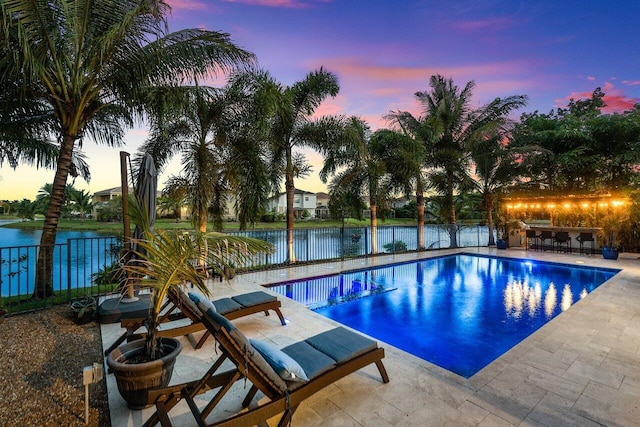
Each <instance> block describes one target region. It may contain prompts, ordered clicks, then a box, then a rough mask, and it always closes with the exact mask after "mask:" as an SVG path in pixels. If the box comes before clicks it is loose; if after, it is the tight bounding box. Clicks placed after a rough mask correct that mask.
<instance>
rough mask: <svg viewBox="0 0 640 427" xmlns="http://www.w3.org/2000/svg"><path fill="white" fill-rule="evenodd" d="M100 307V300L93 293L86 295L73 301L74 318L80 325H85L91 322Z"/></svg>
mask: <svg viewBox="0 0 640 427" xmlns="http://www.w3.org/2000/svg"><path fill="white" fill-rule="evenodd" d="M97 309H98V302H97V301H96V299H95V298H94V297H92V296H91V295H85V296H83V297H80V298H76V299H74V300H73V301H71V311H72V312H73V320H74V321H75V322H76V323H77V324H78V325H85V324H87V323H89V322H91V321H92V320H93V318H94V316H95V314H96V310H97Z"/></svg>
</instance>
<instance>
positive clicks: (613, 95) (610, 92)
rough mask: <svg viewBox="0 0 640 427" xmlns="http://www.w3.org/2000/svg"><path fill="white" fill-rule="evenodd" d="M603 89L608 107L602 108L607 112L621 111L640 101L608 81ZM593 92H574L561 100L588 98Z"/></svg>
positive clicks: (604, 99)
mask: <svg viewBox="0 0 640 427" xmlns="http://www.w3.org/2000/svg"><path fill="white" fill-rule="evenodd" d="M602 91H603V92H604V93H605V96H604V98H603V101H604V103H605V104H606V107H604V108H603V109H602V111H603V112H605V113H620V112H623V111H627V110H630V109H631V108H633V107H634V106H635V105H636V104H637V103H639V102H640V98H632V97H628V96H626V95H625V94H624V93H622V91H621V90H620V89H618V88H616V87H615V86H614V85H613V84H611V83H609V82H607V83H605V84H604V87H603V88H602ZM592 93H593V92H572V93H571V94H570V95H569V96H567V97H565V98H564V99H563V100H561V101H560V100H559V101H560V102H564V103H565V104H564V105H566V101H569V100H570V99H587V98H590V97H591V95H592Z"/></svg>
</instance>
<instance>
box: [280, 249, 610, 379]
mask: <svg viewBox="0 0 640 427" xmlns="http://www.w3.org/2000/svg"><path fill="white" fill-rule="evenodd" d="M616 272H617V270H613V269H595V268H590V267H574V266H568V265H561V264H552V263H544V262H532V261H529V260H527V261H524V262H523V261H521V260H513V259H506V258H491V257H486V256H475V255H467V254H460V255H451V256H443V257H437V258H433V259H429V260H422V261H413V262H409V263H404V264H398V265H394V266H383V267H378V268H373V269H368V270H358V271H353V272H348V273H344V274H339V275H332V276H326V277H322V278H317V279H309V280H303V281H298V282H288V283H284V284H280V285H276V286H274V287H271V290H273V291H275V292H278V293H280V294H282V295H285V296H287V297H289V298H292V299H294V300H296V301H299V302H302V303H304V304H306V305H308V306H310V307H314V308H316V307H319V308H316V309H315V311H316V312H317V313H319V314H322V315H324V316H326V317H329V318H331V319H333V320H335V321H337V322H340V323H342V324H345V325H347V326H349V327H351V328H354V329H356V330H359V331H362V332H363V333H365V334H367V335H370V336H372V337H374V338H376V339H379V340H381V341H384V342H386V343H389V344H391V345H393V346H395V347H397V348H400V349H402V350H404V351H407V352H409V353H411V354H413V355H415V356H417V357H421V358H423V359H425V360H427V361H429V362H432V363H434V364H437V365H439V366H441V367H443V368H445V369H448V370H450V371H452V372H455V373H457V374H459V375H462V376H464V377H467V378H468V377H470V376H471V375H473V374H474V373H476V372H477V371H478V370H480V369H482V368H483V367H484V366H486V365H487V364H488V363H490V362H491V361H493V360H494V359H496V358H497V357H499V356H500V355H501V354H503V353H504V352H506V351H507V350H509V349H510V348H511V347H513V346H514V345H516V344H518V343H519V342H520V341H521V340H523V339H524V338H526V337H527V336H529V335H530V334H532V333H533V332H535V331H536V330H537V329H538V328H540V327H541V326H542V325H544V324H545V323H546V322H548V321H549V320H550V319H551V318H553V317H554V316H557V315H558V314H560V313H562V312H563V311H566V310H567V309H569V308H570V306H571V305H572V304H574V303H575V302H577V300H579V299H581V298H584V297H585V296H586V295H587V294H588V293H589V292H591V291H593V290H594V289H596V288H597V287H598V286H599V285H600V284H601V283H603V282H604V281H606V280H607V279H609V278H610V277H612V276H613V275H614V274H615V273H616Z"/></svg>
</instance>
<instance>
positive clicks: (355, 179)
mask: <svg viewBox="0 0 640 427" xmlns="http://www.w3.org/2000/svg"><path fill="white" fill-rule="evenodd" d="M376 141H378V140H377V139H372V137H371V130H370V128H369V126H368V125H367V123H366V122H365V121H363V120H361V119H360V118H358V117H355V116H354V117H350V118H349V119H347V120H346V123H345V124H344V133H343V135H342V137H341V138H337V139H336V140H335V141H332V142H333V143H331V144H329V145H328V146H317V147H315V148H316V149H317V150H318V151H320V153H321V154H323V156H324V166H323V168H322V170H321V171H320V179H321V180H322V182H324V183H326V182H327V180H328V178H329V176H333V179H332V180H331V185H330V188H331V191H330V195H331V197H332V198H333V199H335V198H341V199H342V200H346V201H348V202H349V204H350V205H351V206H350V207H351V208H353V210H355V211H356V212H357V216H358V217H360V216H361V214H360V212H362V210H361V208H362V207H364V206H366V204H365V201H364V200H363V198H364V197H363V196H368V198H369V208H370V210H371V217H370V222H371V253H372V254H375V253H376V252H377V248H378V244H377V227H378V213H377V212H378V204H379V203H380V202H381V201H382V199H383V198H384V194H382V191H381V186H380V183H381V180H382V177H383V175H384V173H385V167H384V166H385V165H384V163H383V160H382V158H381V157H380V156H379V155H378V154H379V153H378V151H381V150H380V148H381V147H380V145H378V144H376V143H375V142H376ZM338 171H340V172H338ZM343 195H347V197H343Z"/></svg>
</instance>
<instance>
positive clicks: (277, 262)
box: [0, 225, 489, 312]
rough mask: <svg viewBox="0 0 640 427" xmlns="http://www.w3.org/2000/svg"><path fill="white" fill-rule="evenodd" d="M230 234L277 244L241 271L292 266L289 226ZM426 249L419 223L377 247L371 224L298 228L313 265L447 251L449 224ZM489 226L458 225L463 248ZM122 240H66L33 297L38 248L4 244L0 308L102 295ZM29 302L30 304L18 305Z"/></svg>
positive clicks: (302, 255)
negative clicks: (43, 289)
mask: <svg viewBox="0 0 640 427" xmlns="http://www.w3.org/2000/svg"><path fill="white" fill-rule="evenodd" d="M229 234H235V235H242V236H248V237H254V238H258V239H262V240H265V241H267V242H270V243H272V244H273V245H274V248H275V252H274V253H272V254H267V255H264V254H263V255H260V256H256V257H255V258H253V259H252V260H251V261H250V262H249V264H248V265H243V266H236V267H237V268H238V269H239V270H241V271H251V270H258V269H267V268H273V267H278V266H283V265H288V264H290V263H291V260H289V259H288V254H287V238H286V237H287V232H286V230H250V231H237V232H230V233H229ZM423 239H424V242H423V247H422V248H419V247H418V242H419V235H418V228H417V227H416V226H382V227H378V228H377V238H376V242H377V244H376V250H375V251H373V250H372V236H371V228H370V227H326V228H297V229H295V230H294V253H295V262H296V263H311V262H321V261H330V260H339V259H345V258H354V257H363V256H371V255H373V254H375V253H377V254H383V253H387V254H388V253H398V252H405V251H417V250H422V249H425V250H429V249H443V248H449V247H451V244H450V241H451V240H450V239H451V236H450V229H449V226H448V225H426V226H425V227H424V229H423ZM488 241H489V234H488V229H487V227H484V226H476V225H473V226H457V227H456V242H457V246H458V247H479V246H486V245H487V244H488ZM120 245H121V240H120V238H118V237H115V236H113V237H94V238H73V239H67V241H66V242H65V243H59V244H56V245H54V246H53V247H52V250H53V269H52V272H51V277H50V283H51V284H52V288H53V293H54V295H53V296H49V297H47V298H40V299H34V298H32V296H34V295H35V294H34V291H35V280H36V275H35V270H36V262H37V257H38V251H39V248H40V247H39V246H38V245H31V246H13V247H0V290H1V293H0V297H1V298H0V306H5V308H6V306H8V305H19V307H21V308H20V309H19V310H17V309H16V310H12V309H11V308H10V307H9V311H10V312H15V311H22V310H24V309H25V308H24V307H26V309H31V308H41V307H45V306H49V305H52V304H56V303H60V302H65V301H66V302H68V301H70V300H71V299H72V298H74V297H76V296H79V295H93V296H96V295H102V294H104V293H106V292H109V291H111V290H113V285H111V286H108V285H101V284H97V283H96V280H95V279H96V277H97V276H99V275H100V273H101V272H105V271H107V270H108V269H109V268H111V267H112V266H113V265H114V264H115V263H117V262H118V259H119V248H120ZM26 300H29V301H30V304H27V305H25V304H22V303H20V304H18V302H19V301H22V302H24V301H26Z"/></svg>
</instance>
